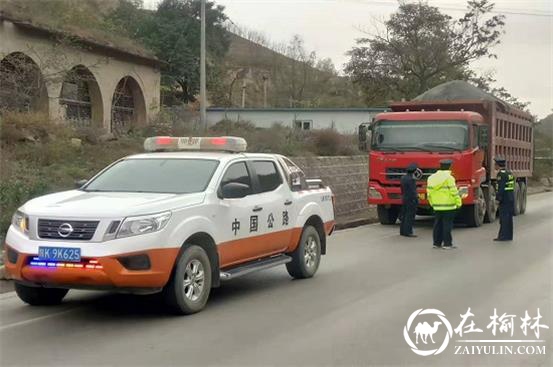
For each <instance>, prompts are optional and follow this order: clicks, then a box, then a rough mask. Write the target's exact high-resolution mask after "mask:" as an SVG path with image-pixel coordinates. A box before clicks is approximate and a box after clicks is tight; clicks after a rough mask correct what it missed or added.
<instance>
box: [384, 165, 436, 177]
mask: <svg viewBox="0 0 553 367" xmlns="http://www.w3.org/2000/svg"><path fill="white" fill-rule="evenodd" d="M421 171H422V177H421V178H420V180H426V179H428V176H430V175H431V174H433V173H435V172H436V171H437V169H436V168H421ZM406 172H407V169H406V168H387V169H386V178H387V179H388V180H400V179H401V177H402V176H403V175H405V173H406Z"/></svg>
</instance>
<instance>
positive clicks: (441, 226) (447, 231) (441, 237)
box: [432, 210, 456, 246]
mask: <svg viewBox="0 0 553 367" xmlns="http://www.w3.org/2000/svg"><path fill="white" fill-rule="evenodd" d="M455 212H456V211H455V210H442V211H436V212H434V230H433V232H432V237H433V239H434V246H441V245H442V243H443V245H444V246H451V245H452V244H453V239H452V238H451V230H452V229H453V220H454V219H455Z"/></svg>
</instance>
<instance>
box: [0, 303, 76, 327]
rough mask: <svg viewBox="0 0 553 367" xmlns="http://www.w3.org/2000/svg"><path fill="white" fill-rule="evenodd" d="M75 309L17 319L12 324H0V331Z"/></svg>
mask: <svg viewBox="0 0 553 367" xmlns="http://www.w3.org/2000/svg"><path fill="white" fill-rule="evenodd" d="M75 309H76V308H71V309H69V310H64V311H60V312H56V313H52V314H48V315H44V316H39V317H35V318H32V319H28V320H23V321H18V322H14V323H13V324H8V325H3V326H0V331H4V330H7V329H11V328H14V327H17V326H24V325H27V324H30V323H33V322H35V321H41V320H45V319H48V318H50V317H56V316H59V315H63V314H66V313H68V312H71V311H75Z"/></svg>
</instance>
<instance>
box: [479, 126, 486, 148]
mask: <svg viewBox="0 0 553 367" xmlns="http://www.w3.org/2000/svg"><path fill="white" fill-rule="evenodd" d="M478 146H479V147H480V148H482V149H486V148H487V147H488V127H487V126H480V127H479V128H478Z"/></svg>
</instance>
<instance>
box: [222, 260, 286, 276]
mask: <svg viewBox="0 0 553 367" xmlns="http://www.w3.org/2000/svg"><path fill="white" fill-rule="evenodd" d="M290 261H292V258H291V257H290V256H287V255H277V256H273V257H266V258H264V259H259V260H254V261H251V262H248V263H245V264H243V265H238V266H237V267H234V268H231V269H227V270H223V271H221V273H220V277H221V280H231V279H234V278H238V277H241V276H242V275H246V274H249V273H253V272H254V271H259V270H265V269H269V268H272V267H274V266H278V265H284V264H286V263H289V262H290Z"/></svg>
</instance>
